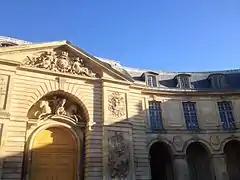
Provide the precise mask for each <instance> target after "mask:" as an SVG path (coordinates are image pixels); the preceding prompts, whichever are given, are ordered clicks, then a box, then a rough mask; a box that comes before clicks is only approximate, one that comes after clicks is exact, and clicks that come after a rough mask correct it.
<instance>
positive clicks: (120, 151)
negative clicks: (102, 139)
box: [108, 132, 130, 179]
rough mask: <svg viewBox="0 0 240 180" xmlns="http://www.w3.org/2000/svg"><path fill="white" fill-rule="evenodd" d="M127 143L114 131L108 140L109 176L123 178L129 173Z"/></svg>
mask: <svg viewBox="0 0 240 180" xmlns="http://www.w3.org/2000/svg"><path fill="white" fill-rule="evenodd" d="M129 155H130V152H129V145H128V143H127V142H126V140H125V139H124V137H123V135H122V134H121V133H119V132H116V133H115V135H114V136H112V137H111V138H110V141H109V154H108V167H109V172H110V176H111V178H119V179H124V178H127V176H128V174H129V164H130V162H129V161H130V159H129V158H130V156H129Z"/></svg>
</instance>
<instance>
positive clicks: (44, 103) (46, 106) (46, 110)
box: [38, 101, 52, 119]
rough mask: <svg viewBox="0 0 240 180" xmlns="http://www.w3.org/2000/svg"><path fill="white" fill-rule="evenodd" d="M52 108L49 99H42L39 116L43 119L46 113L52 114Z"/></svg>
mask: <svg viewBox="0 0 240 180" xmlns="http://www.w3.org/2000/svg"><path fill="white" fill-rule="evenodd" d="M51 113H52V110H51V108H50V106H49V103H48V101H41V102H40V115H39V116H38V118H39V119H41V118H42V117H43V116H44V115H48V114H51Z"/></svg>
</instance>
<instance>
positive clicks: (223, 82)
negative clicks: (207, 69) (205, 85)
mask: <svg viewBox="0 0 240 180" xmlns="http://www.w3.org/2000/svg"><path fill="white" fill-rule="evenodd" d="M208 80H209V81H210V85H211V88H216V89H217V88H224V87H226V86H227V79H226V76H225V75H224V74H212V75H210V76H209V77H208Z"/></svg>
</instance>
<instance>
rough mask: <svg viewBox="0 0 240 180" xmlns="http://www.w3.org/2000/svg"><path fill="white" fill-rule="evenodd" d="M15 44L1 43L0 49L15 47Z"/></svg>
mask: <svg viewBox="0 0 240 180" xmlns="http://www.w3.org/2000/svg"><path fill="white" fill-rule="evenodd" d="M15 45H16V44H14V43H9V42H2V43H0V47H8V46H15Z"/></svg>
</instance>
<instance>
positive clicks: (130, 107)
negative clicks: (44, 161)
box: [0, 52, 240, 180]
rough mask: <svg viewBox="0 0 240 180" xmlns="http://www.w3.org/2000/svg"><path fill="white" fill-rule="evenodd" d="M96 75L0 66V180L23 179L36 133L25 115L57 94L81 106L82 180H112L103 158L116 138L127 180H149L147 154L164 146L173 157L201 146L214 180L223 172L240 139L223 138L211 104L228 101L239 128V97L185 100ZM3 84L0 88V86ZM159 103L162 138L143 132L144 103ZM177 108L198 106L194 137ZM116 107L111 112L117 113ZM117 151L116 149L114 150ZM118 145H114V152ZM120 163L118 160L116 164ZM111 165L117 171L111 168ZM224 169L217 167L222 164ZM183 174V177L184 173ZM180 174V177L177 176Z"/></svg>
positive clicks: (18, 58)
mask: <svg viewBox="0 0 240 180" xmlns="http://www.w3.org/2000/svg"><path fill="white" fill-rule="evenodd" d="M27 53H29V52H23V53H22V54H21V55H13V54H11V55H9V56H8V55H4V56H3V57H4V58H8V57H9V58H11V60H14V59H15V60H16V61H19V62H20V61H22V58H23V57H25V56H26V55H27ZM98 68H99V67H98ZM98 70H99V71H101V75H102V77H101V78H97V79H96V78H87V77H82V76H73V75H67V74H63V73H55V72H49V71H45V70H37V69H35V70H32V69H31V70H29V69H27V68H20V67H19V64H18V63H16V62H15V63H6V62H2V63H1V64H0V124H1V125H2V128H1V135H2V137H1V147H0V156H1V161H0V170H1V171H0V173H1V179H3V180H7V179H11V180H20V179H24V180H25V179H26V177H27V176H28V173H29V171H28V167H27V161H28V160H27V159H26V154H28V153H29V149H28V143H29V139H30V138H31V135H32V134H33V133H34V131H35V130H36V129H37V128H38V127H40V126H41V124H40V123H39V122H38V121H34V120H32V119H29V117H28V111H29V110H30V108H31V107H32V105H33V104H35V103H36V102H38V101H39V100H40V99H41V98H42V97H44V96H45V95H47V94H48V93H51V92H55V91H61V92H63V93H64V94H65V95H66V96H74V97H76V98H77V99H79V100H80V101H81V102H82V106H84V109H85V112H84V113H85V114H86V115H87V117H88V118H87V119H86V121H87V123H86V127H85V131H84V136H85V161H84V168H85V169H84V171H85V174H84V175H85V180H91V179H94V180H97V179H106V180H110V179H114V178H111V173H112V170H111V168H110V166H111V165H109V161H110V158H109V155H110V154H112V153H114V148H113V147H114V144H113V141H112V140H114V138H116V136H117V135H119V136H117V137H118V138H123V140H124V142H120V145H121V147H122V144H121V143H124V144H125V145H126V146H127V150H125V151H123V155H121V157H120V159H114V160H113V162H112V163H113V164H112V165H113V166H116V165H117V161H119V160H126V159H127V160H128V163H129V165H128V170H123V169H120V170H119V171H120V172H119V173H120V174H121V173H122V174H124V173H125V174H126V179H128V180H132V179H136V180H150V179H151V173H150V165H149V149H150V148H151V145H152V144H153V143H154V142H158V141H163V142H165V143H167V144H168V145H169V146H170V147H171V150H172V153H173V155H174V156H176V157H183V156H184V155H186V149H187V147H188V145H189V144H190V143H191V142H196V141H197V142H201V143H203V144H204V145H205V146H206V147H207V148H208V149H209V152H210V154H211V156H212V157H213V163H214V165H215V166H214V167H217V166H219V164H220V166H221V168H222V169H221V168H220V170H219V169H215V171H216V177H217V179H221V175H222V173H223V172H225V168H224V161H223V157H222V156H220V155H222V154H223V147H224V144H225V143H226V142H227V141H228V140H230V139H238V138H239V131H238V130H237V131H236V132H224V131H223V130H222V129H221V126H220V121H219V119H220V117H219V114H218V110H217V105H216V103H217V102H218V101H221V100H223V99H224V100H231V101H232V102H233V107H234V117H235V120H236V123H237V127H239V124H240V123H239V122H240V112H239V111H238V109H239V106H240V100H239V98H238V96H237V95H234V96H232V95H229V96H226V95H224V97H222V95H214V96H213V95H209V94H205V95H197V94H196V95H187V96H186V95H184V94H180V93H176V94H169V95H168V94H167V93H162V92H161V91H159V92H157V93H156V92H154V93H151V92H147V93H146V92H144V91H143V90H144V89H145V88H146V87H145V86H141V85H140V86H137V85H136V84H134V83H132V82H127V81H123V80H119V79H117V78H116V77H115V76H113V75H112V74H111V73H109V72H108V71H107V70H104V71H103V69H98ZM1 83H2V84H1ZM149 100H159V101H162V116H163V125H164V128H165V131H159V132H152V131H151V129H150V128H149V118H148V101H149ZM182 101H194V102H197V116H198V121H199V126H200V129H201V130H200V131H199V132H194V133H193V132H190V131H188V130H187V129H186V125H185V119H184V116H183V110H182V104H181V103H182ZM116 104H118V105H117V106H115V105H116ZM118 143H119V142H118ZM118 145H119V144H118ZM121 158H122V159H121ZM184 161H185V160H184V159H183V158H182V159H181V158H180V159H177V158H176V159H175V161H174V166H175V169H176V174H177V175H179V176H178V179H179V180H181V179H183V178H182V177H184V173H185V172H184V173H183V172H181V171H180V170H179V166H184V163H185V164H186V162H184ZM114 163H115V164H114ZM221 163H222V164H221ZM185 170H186V171H187V169H185ZM181 173H182V174H181Z"/></svg>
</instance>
